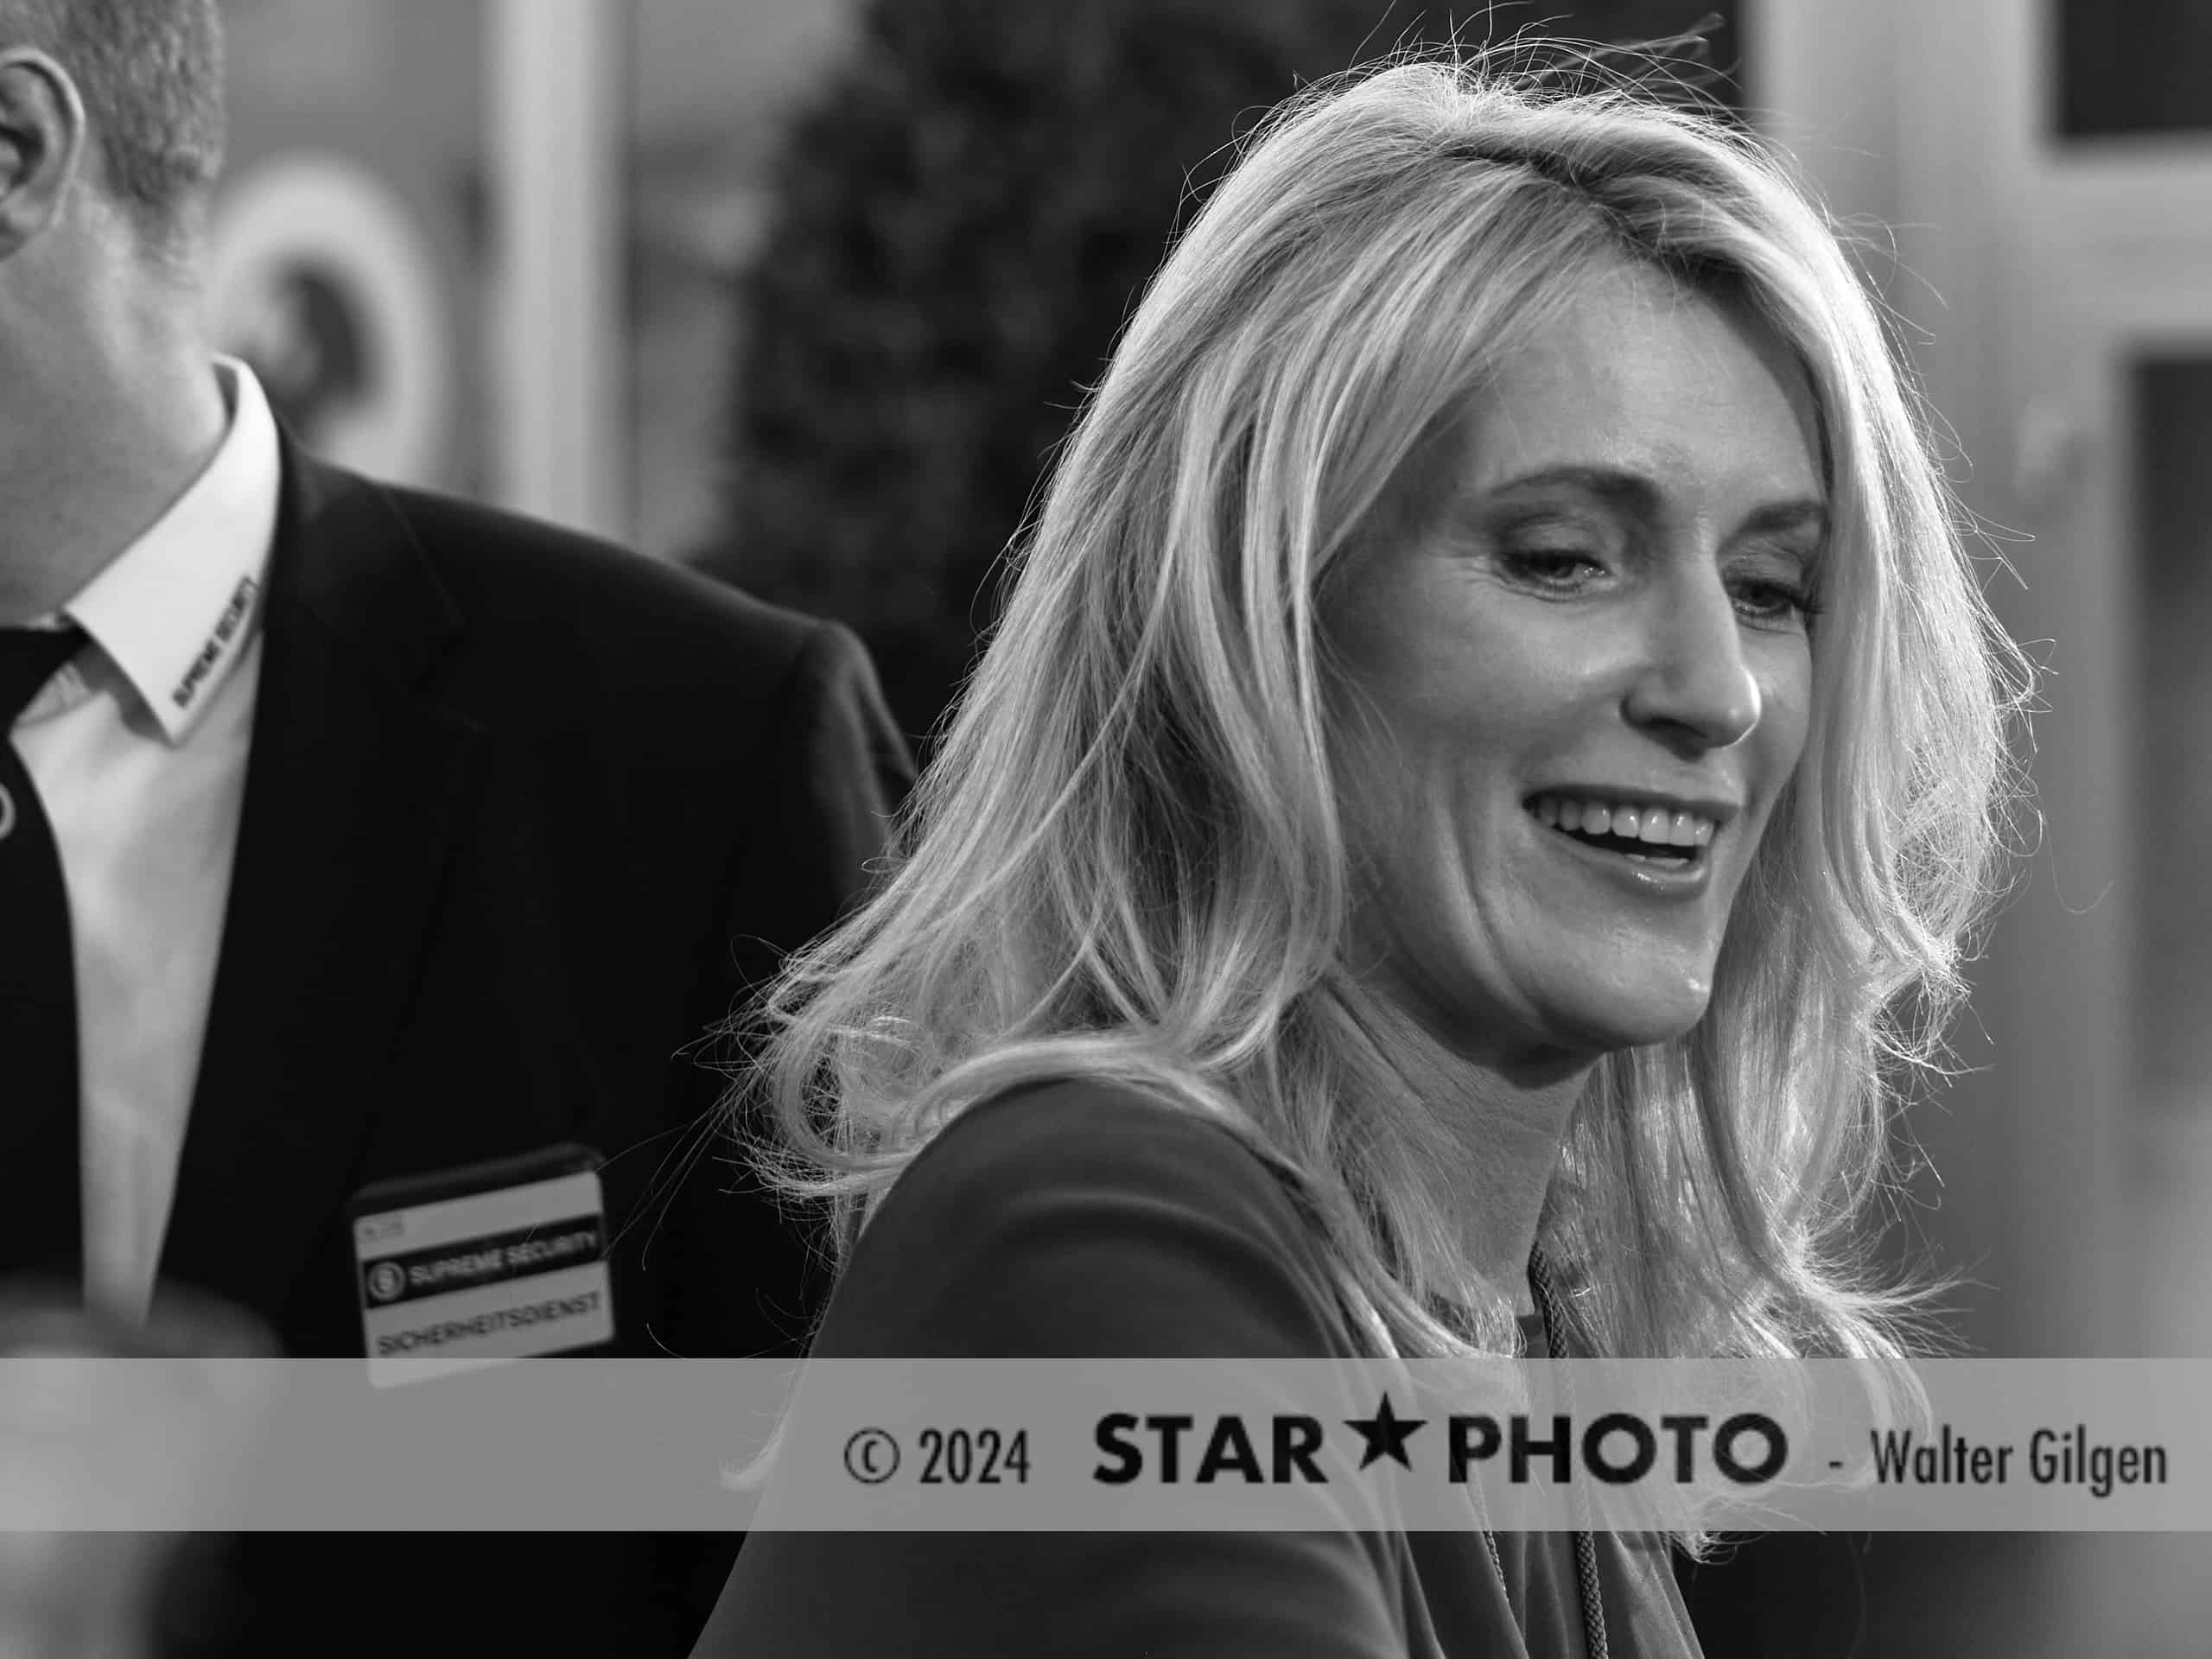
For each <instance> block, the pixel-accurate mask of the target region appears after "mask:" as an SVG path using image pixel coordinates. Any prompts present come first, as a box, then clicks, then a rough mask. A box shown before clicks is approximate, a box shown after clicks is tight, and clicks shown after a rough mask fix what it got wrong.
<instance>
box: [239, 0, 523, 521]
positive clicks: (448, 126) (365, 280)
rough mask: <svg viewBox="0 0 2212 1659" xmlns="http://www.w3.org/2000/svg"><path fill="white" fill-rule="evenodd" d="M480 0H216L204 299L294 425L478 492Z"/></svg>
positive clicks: (481, 391)
mask: <svg viewBox="0 0 2212 1659" xmlns="http://www.w3.org/2000/svg"><path fill="white" fill-rule="evenodd" d="M482 10H483V8H482V4H481V0H394V3H375V4H365V3H361V0H223V15H224V19H225V22H226V27H227V32H228V35H229V48H230V114H231V135H230V154H229V162H228V166H227V168H226V181H225V185H224V188H223V190H222V193H221V194H220V196H219V199H218V202H217V207H216V218H215V227H214V229H215V236H214V247H213V265H214V271H213V275H214V278H215V280H214V281H213V282H212V283H211V287H210V294H209V309H210V313H211V319H212V321H213V324H214V327H215V332H216V334H217V337H218V339H219V341H220V343H222V344H223V345H224V346H226V348H228V349H231V350H233V351H237V352H238V353H241V354H242V355H245V357H246V358H247V359H249V360H250V361H251V362H252V363H253V364H254V365H255V366H256V368H257V371H258V372H259V373H260V374H261V377H262V378H263V379H264V382H265V383H266V384H267V385H269V389H270V393H271V397H272V401H273V402H274V403H275V404H276V406H277V410H278V412H279V413H280V415H281V416H283V418H284V419H285V420H286V422H287V423H288V424H289V426H290V427H291V428H292V429H293V430H294V431H295V433H296V435H298V436H299V437H301V438H302V440H303V441H304V442H308V444H309V445H310V446H311V447H314V448H319V449H321V450H322V451H324V452H325V453H327V454H330V455H331V456H332V457H333V458H334V459H336V460H339V461H346V462H348V463H350V464H353V465H355V466H358V467H362V468H364V469H365V470H366V471H369V472H372V473H376V474H381V475H383V476H385V477H390V478H394V479H397V480H401V481H406V482H415V483H423V484H429V485H434V486H442V487H446V488H451V489H457V490H461V491H464V492H469V493H483V491H484V489H485V487H486V467H487V463H488V459H489V457H488V454H487V447H486V443H485V442H484V437H483V434H484V429H485V419H484V416H485V413H486V385H485V378H484V374H483V372H482V362H483V358H482V353H481V352H480V350H479V349H478V346H479V343H480V340H481V336H482V333H483V327H484V283H485V272H486V265H487V246H486V219H485V214H484V212H483V207H484V202H485V197H486V176H487V161H486V146H485V140H484V120H483V98H484V92H483V88H484V83H485V74H486V62H485V54H484V51H483V46H482V40H483V18H482Z"/></svg>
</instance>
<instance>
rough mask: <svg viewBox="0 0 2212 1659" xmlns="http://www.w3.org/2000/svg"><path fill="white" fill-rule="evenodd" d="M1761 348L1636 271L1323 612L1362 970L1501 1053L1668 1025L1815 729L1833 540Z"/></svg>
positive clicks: (1438, 442) (1377, 520)
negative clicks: (1820, 617) (1817, 585)
mask: <svg viewBox="0 0 2212 1659" xmlns="http://www.w3.org/2000/svg"><path fill="white" fill-rule="evenodd" d="M1816 431H1817V428H1816V426H1815V414H1814V409H1813V404H1812V399H1811V395H1810V391H1809V389H1808V387H1807V386H1806V385H1804V383H1803V377H1802V372H1800V371H1799V370H1797V369H1796V366H1795V365H1794V364H1793V363H1792V362H1791V360H1790V359H1789V356H1788V354H1787V353H1785V351H1784V350H1783V347H1782V346H1781V344H1780V342H1779V341H1778V340H1776V339H1775V338H1773V337H1772V336H1771V334H1770V333H1769V332H1768V331H1767V330H1766V329H1765V328H1764V327H1763V326H1761V325H1760V324H1758V323H1757V322H1756V321H1753V320H1751V318H1750V317H1749V316H1748V315H1744V314H1741V313H1739V312H1738V311H1737V310H1735V309H1733V308H1728V307H1725V306H1723V305H1722V304H1720V303H1718V302H1715V301H1713V300H1711V299H1708V298H1707V297H1704V296H1700V295H1699V294H1697V293H1695V292H1694V291H1692V290H1690V289H1686V288H1684V287H1683V286H1681V284H1679V283H1676V282H1675V281H1673V280H1672V279H1670V278H1669V277H1665V276H1663V275H1661V274H1660V273H1657V272H1656V271H1652V270H1647V269H1642V268H1632V267H1629V266H1626V265H1623V266H1619V267H1617V268H1613V269H1611V270H1607V271H1606V272H1605V273H1604V274H1603V275H1601V276H1599V277H1595V278H1593V279H1592V280H1591V281H1589V282H1588V283H1586V284H1584V286H1583V287H1582V289H1581V290H1580V295H1579V297H1578V298H1576V299H1575V300H1574V301H1573V302H1571V303H1569V304H1568V305H1567V307H1566V308H1564V309H1563V310H1562V311H1561V312H1560V314H1559V315H1557V317H1556V318H1555V319H1554V321H1551V322H1550V323H1549V324H1548V325H1547V326H1545V327H1542V328H1541V329H1539V330H1537V331H1535V333H1534V334H1531V335H1530V336H1529V339H1528V342H1527V344H1526V346H1525V347H1524V349H1522V351H1521V352H1520V353H1518V354H1517V355H1516V356H1513V357H1512V358H1510V359H1509V360H1508V361H1507V362H1506V363H1505V364H1504V365H1503V368H1502V371H1501V372H1499V373H1497V375H1496V376H1495V377H1493V378H1491V381H1490V382H1489V383H1488V384H1487V385H1486V386H1485V387H1484V389H1483V391H1481V392H1480V393H1479V394H1478V396H1477V397H1474V398H1473V399H1471V401H1470V402H1469V404H1467V405H1466V407H1465V410H1464V411H1463V413H1462V415H1461V416H1460V417H1459V419H1458V420H1457V421H1455V423H1453V424H1452V426H1451V427H1449V428H1448V429H1446V430H1445V431H1444V432H1443V433H1442V434H1441V435H1440V436H1438V437H1437V438H1435V439H1433V440H1432V441H1431V442H1428V443H1427V445H1426V446H1425V447H1424V448H1423V449H1422V450H1421V452H1420V453H1418V454H1416V455H1415V456H1414V458H1413V460H1412V461H1409V462H1408V465H1407V466H1406V467H1404V469H1403V470H1402V473H1401V474H1400V475H1399V477H1398V478H1397V479H1395V480H1394V481H1393V483H1392V484H1391V486H1390V487H1389V490H1388V491H1387V492H1386V494H1385V497H1384V499H1383V502H1382V504H1381V505H1380V506H1379V508H1378V510H1377V512H1376V514H1375V516H1374V517H1373V518H1372V519H1371V520H1370V523H1369V525H1368V526H1367V527H1366V528H1365V529H1364V530H1363V533H1362V535H1361V537H1360V539H1359V544H1358V545H1357V547H1356V548H1355V549H1354V550H1352V551H1351V553H1350V554H1349V555H1348V557H1349V559H1350V563H1349V564H1348V565H1347V566H1346V567H1344V568H1343V569H1341V570H1339V571H1338V573H1336V574H1335V575H1333V576H1332V580H1331V583H1330V586H1329V588H1328V589H1327V593H1326V596H1325V600H1324V601H1323V607H1322V616H1323V623H1324V627H1325V632H1326V633H1327V636H1328V638H1329V640H1330V643H1331V645H1332V650H1333V652H1334V656H1335V660H1336V662H1337V664H1338V667H1339V669H1340V671H1341V672H1340V677H1339V681H1338V683H1337V685H1336V686H1335V688H1334V690H1335V693H1336V696H1335V709H1336V728H1337V743H1338V765H1339V767H1340V772H1339V776H1340V778H1341V779H1342V787H1343V791H1344V793H1343V804H1344V814H1345V819H1346V823H1347V829H1348V832H1349V833H1350V835H1351V838H1352V849H1353V853H1354V856H1355V860H1356V861H1357V868H1358V869H1359V871H1360V875H1361V879H1362V886H1361V888H1360V891H1361V893H1362V897H1361V899H1360V909H1359V912H1358V914H1357V927H1356V940H1357V951H1358V957H1359V964H1358V965H1359V966H1360V968H1361V969H1362V970H1363V972H1367V973H1370V975H1371V976H1373V981H1374V982H1376V983H1377V984H1379V985H1380V986H1381V988H1383V990H1384V992H1385V993H1386V994H1387V995H1389V996H1390V997H1391V998H1392V999H1393V1000H1394V1001H1396V1002H1398V1003H1399V1004H1400V1005H1401V1006H1402V1007H1403V1008H1404V1009H1405V1010H1406V1011H1407V1012H1408V1013H1409V1014H1413V1015H1414V1017H1415V1018H1417V1019H1419V1020H1421V1022H1422V1023H1423V1024H1424V1025H1425V1026H1426V1027H1428V1029H1430V1030H1431V1031H1432V1032H1433V1033H1434V1034H1436V1035H1437V1036H1439V1037H1440V1038H1441V1039H1443V1040H1445V1041H1446V1043H1447V1044H1449V1045H1450V1046H1452V1047H1453V1048H1454V1049H1455V1050H1457V1051H1458V1052H1461V1053H1464V1054H1467V1055H1469V1056H1471V1057H1473V1058H1483V1059H1486V1060H1488V1061H1491V1062H1492V1063H1496V1064H1501V1065H1507V1066H1519V1065H1529V1064H1534V1065H1548V1064H1555V1063H1557V1062H1560V1061H1562V1060H1565V1061H1573V1060H1578V1059H1584V1058H1594V1057H1595V1055H1596V1054H1598V1053H1599V1052H1605V1051H1606V1050H1610V1049H1615V1048H1621V1047H1626V1046H1634V1045H1638V1044H1645V1043H1655V1042H1661V1041H1664V1040H1667V1039H1670V1038H1674V1037H1676V1036H1679V1035H1680V1034H1681V1033H1683V1032H1685V1031H1687V1030H1688V1028H1689V1027H1691V1026H1693V1025H1694V1024H1695V1023H1696V1021H1697V1020H1698V1019H1699V1018H1700V1015H1702V1014H1703V1013H1704V1011H1705V1007H1706V1002H1707V998H1708V997H1709V996H1710V995H1711V993H1712V986H1713V964H1714V962H1715V960H1716V958H1717V957H1718V956H1719V949H1720V941H1721V935H1722V931H1723V930H1724V928H1725V926H1726V922H1727V918H1728V910H1729V906H1730V905H1731V904H1732V902H1733V901H1734V899H1735V895H1736V892H1737V889H1738V885H1739V884H1740V883H1741V881H1742V880H1743V877H1744V873H1745V869H1746V868H1747V867H1748V866H1749V865H1750V863H1751V855H1752V853H1753V851H1754V850H1755V849H1756V848H1757V847H1758V841H1759V836H1760V835H1761V833H1762V832H1763V830H1764V829H1765V827H1766V823H1767V819H1768V817H1769V815H1770V813H1771V811H1772V810H1773V808H1774V804H1775V800H1776V798H1777V796H1778V795H1779V794H1780V793H1781V792H1782V790H1783V785H1785V784H1787V783H1788V781H1789V775H1790V772H1791V771H1792V769H1793V768H1794V767H1795V766H1796V764H1797V757H1798V754H1799V753H1800V751H1801V750H1802V748H1803V747H1804V742H1805V730H1806V723H1807V718H1808V704H1809V702H1810V700H1811V685H1812V652H1811V646H1810V642H1809V640H1808V633H1807V626H1808V625H1807V615H1806V612H1805V609H1804V607H1803V603H1802V601H1804V599H1805V598H1806V596H1807V595H1808V593H1809V592H1810V591H1811V590H1812V588H1813V586H1814V579H1815V568H1816V564H1817V561H1818V558H1819V556H1820V553H1821V548H1822V545H1823V537H1824V531H1825V523H1826V515H1825V512H1824V510H1823V500H1822V490H1821V467H1820V464H1819V460H1818V457H1819V453H1820V452H1819V448H1818V440H1817V437H1816Z"/></svg>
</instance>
